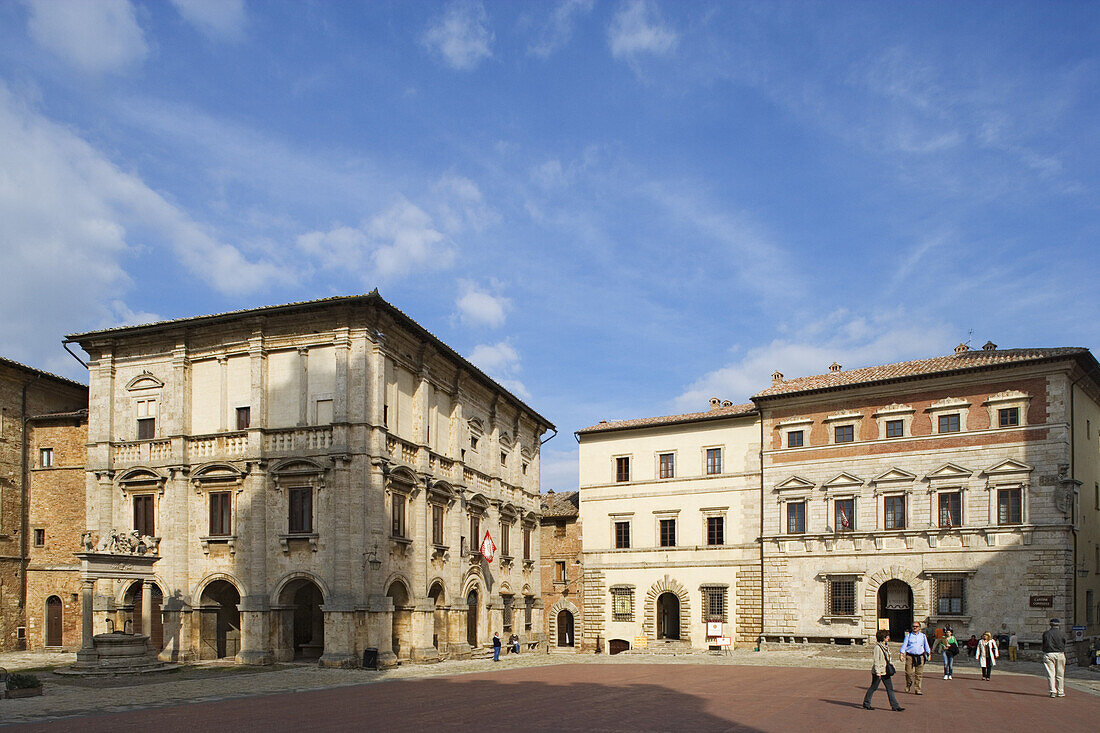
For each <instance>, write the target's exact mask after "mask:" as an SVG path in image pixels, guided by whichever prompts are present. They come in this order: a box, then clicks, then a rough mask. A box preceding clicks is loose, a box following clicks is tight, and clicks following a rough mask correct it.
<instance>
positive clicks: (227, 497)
mask: <svg viewBox="0 0 1100 733" xmlns="http://www.w3.org/2000/svg"><path fill="white" fill-rule="evenodd" d="M206 495H207V499H206V506H207V509H208V511H209V516H208V520H209V521H208V524H207V527H206V529H207V536H208V537H232V536H233V492H232V491H228V490H227V491H208V492H207V494H206ZM216 503H217V504H223V503H224V506H218V507H217V508H215V504H216ZM215 517H217V518H218V519H220V520H221V521H220V522H219V523H218V524H217V525H215ZM223 524H224V525H225V531H224V532H223V531H221V525H223ZM216 526H217V528H215V527H216Z"/></svg>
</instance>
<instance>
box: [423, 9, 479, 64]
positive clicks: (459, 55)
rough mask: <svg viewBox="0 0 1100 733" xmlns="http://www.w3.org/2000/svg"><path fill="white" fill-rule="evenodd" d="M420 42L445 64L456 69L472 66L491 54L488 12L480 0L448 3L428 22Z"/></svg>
mask: <svg viewBox="0 0 1100 733" xmlns="http://www.w3.org/2000/svg"><path fill="white" fill-rule="evenodd" d="M422 41H423V43H424V45H425V46H427V47H428V48H429V49H430V50H431V51H433V52H435V53H438V54H439V55H440V56H441V57H442V58H443V60H444V62H446V64H447V65H448V66H450V67H451V68H453V69H458V70H459V71H470V70H472V69H476V68H477V67H478V65H479V64H481V62H482V61H484V60H485V59H487V58H489V57H490V56H492V55H493V51H492V48H491V46H492V43H493V32H492V31H491V30H489V15H488V13H486V12H485V6H484V5H483V4H482V3H481V2H473V1H470V0H458V1H457V2H453V3H451V4H450V5H449V6H448V7H447V9H446V10H445V11H444V12H443V14H442V15H440V16H438V17H436V18H434V19H433V20H432V22H431V23H430V24H429V25H428V29H427V30H426V31H425V32H424V36H423V38H422Z"/></svg>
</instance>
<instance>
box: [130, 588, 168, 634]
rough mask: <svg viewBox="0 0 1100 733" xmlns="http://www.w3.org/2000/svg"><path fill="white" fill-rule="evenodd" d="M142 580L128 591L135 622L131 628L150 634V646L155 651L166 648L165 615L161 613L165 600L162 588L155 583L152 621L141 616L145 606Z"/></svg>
mask: <svg viewBox="0 0 1100 733" xmlns="http://www.w3.org/2000/svg"><path fill="white" fill-rule="evenodd" d="M141 585H142V583H141V581H140V580H139V581H137V582H136V583H134V584H133V585H131V586H130V588H129V589H128V590H127V591H126V600H125V603H126V605H127V606H129V607H130V619H131V621H132V622H133V623H132V624H131V628H130V630H131V631H132V632H133V633H135V634H148V635H149V646H151V647H152V648H153V649H154V650H155V651H158V652H159V651H160V650H161V649H163V648H164V617H163V616H161V613H160V604H161V601H162V600H163V595H162V594H161V591H160V588H158V587H157V586H156V584H154V585H153V590H152V597H153V598H152V600H153V602H152V611H151V615H152V619H151V622H150V623H148V624H147V623H146V620H145V619H143V618H142V617H141V609H142V608H143V607H144V604H143V603H142V597H141Z"/></svg>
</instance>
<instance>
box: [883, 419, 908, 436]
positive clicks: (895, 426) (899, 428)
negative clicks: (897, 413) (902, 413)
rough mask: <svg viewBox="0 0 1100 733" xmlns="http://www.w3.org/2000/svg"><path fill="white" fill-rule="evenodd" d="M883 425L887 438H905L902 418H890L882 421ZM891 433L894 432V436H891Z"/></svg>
mask: <svg viewBox="0 0 1100 733" xmlns="http://www.w3.org/2000/svg"><path fill="white" fill-rule="evenodd" d="M883 424H884V426H885V428H886V436H885V437H887V438H890V439H893V438H904V437H905V420H903V419H902V418H900V417H898V418H891V419H890V420H884V421H883ZM891 431H895V433H896V434H891Z"/></svg>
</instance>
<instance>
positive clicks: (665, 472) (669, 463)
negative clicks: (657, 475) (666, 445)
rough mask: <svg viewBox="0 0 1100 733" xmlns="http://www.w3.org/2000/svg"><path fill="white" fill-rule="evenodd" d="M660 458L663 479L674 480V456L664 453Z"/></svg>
mask: <svg viewBox="0 0 1100 733" xmlns="http://www.w3.org/2000/svg"><path fill="white" fill-rule="evenodd" d="M659 458H660V462H661V478H672V477H673V476H674V475H675V470H674V466H673V460H674V459H673V455H672V454H671V453H662V454H661V455H660V456H659Z"/></svg>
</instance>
